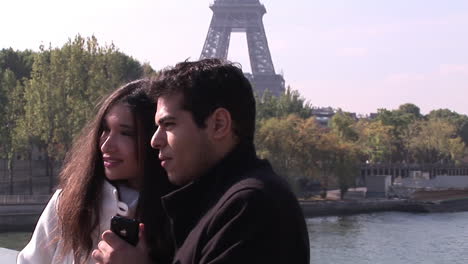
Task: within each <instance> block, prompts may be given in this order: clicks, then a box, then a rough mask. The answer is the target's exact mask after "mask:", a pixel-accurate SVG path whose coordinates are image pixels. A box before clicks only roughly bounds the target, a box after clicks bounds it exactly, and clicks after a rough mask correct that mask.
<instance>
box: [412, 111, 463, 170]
mask: <svg viewBox="0 0 468 264" xmlns="http://www.w3.org/2000/svg"><path fill="white" fill-rule="evenodd" d="M411 130H412V131H413V135H412V136H411V137H410V138H409V152H410V154H411V156H412V158H413V159H414V160H415V161H417V162H420V163H437V162H442V163H447V162H450V161H454V162H455V163H459V162H461V160H462V159H463V156H464V154H465V153H464V149H465V144H464V143H463V141H462V139H461V138H460V137H459V136H457V133H456V132H457V129H456V127H455V125H453V124H452V123H450V122H449V121H447V120H443V119H435V118H433V119H429V120H427V121H418V122H415V123H413V124H412V125H411Z"/></svg>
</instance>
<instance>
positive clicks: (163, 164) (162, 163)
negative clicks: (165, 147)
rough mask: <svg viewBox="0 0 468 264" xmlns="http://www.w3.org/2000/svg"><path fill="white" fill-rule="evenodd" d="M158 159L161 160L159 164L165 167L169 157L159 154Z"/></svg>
mask: <svg viewBox="0 0 468 264" xmlns="http://www.w3.org/2000/svg"><path fill="white" fill-rule="evenodd" d="M159 160H161V166H162V167H163V168H166V167H167V165H168V162H169V161H170V160H171V158H169V157H166V156H162V155H159Z"/></svg>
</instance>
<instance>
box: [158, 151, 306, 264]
mask: <svg viewBox="0 0 468 264" xmlns="http://www.w3.org/2000/svg"><path fill="white" fill-rule="evenodd" d="M163 205H164V208H165V210H166V212H167V214H168V216H169V219H170V222H171V228H172V234H173V236H174V243H175V247H176V252H175V257H174V262H173V263H182V264H185V263H268V264H272V263H303V264H309V252H310V249H309V238H308V232H307V227H306V224H305V220H304V216H303V214H302V210H301V208H300V206H299V203H298V201H297V199H296V197H295V196H294V194H293V193H292V192H291V190H290V188H289V186H288V184H287V183H286V182H285V181H284V179H282V178H281V177H279V176H277V175H276V174H275V173H274V172H273V170H272V168H271V166H270V164H269V163H268V162H267V161H264V160H260V159H258V158H257V157H256V155H255V149H254V146H253V145H252V144H244V145H240V146H238V147H236V149H234V150H233V151H232V152H231V153H230V154H228V155H227V156H226V157H225V158H224V159H223V160H222V161H221V162H219V163H218V164H217V165H216V166H215V167H214V168H212V169H211V170H210V171H209V172H208V173H207V174H206V175H203V176H202V177H200V178H199V179H198V180H196V181H194V182H192V183H190V184H188V185H186V186H184V187H182V188H181V189H179V190H177V191H175V192H173V193H171V194H169V195H167V196H165V197H163Z"/></svg>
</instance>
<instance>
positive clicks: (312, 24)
mask: <svg viewBox="0 0 468 264" xmlns="http://www.w3.org/2000/svg"><path fill="white" fill-rule="evenodd" d="M260 2H261V3H262V4H264V5H265V7H266V10H267V13H266V14H265V15H264V17H263V23H264V26H265V31H266V34H267V39H268V44H269V48H270V52H271V55H272V59H273V64H274V66H275V70H276V72H277V73H280V74H283V76H284V79H285V81H286V85H289V86H291V88H292V89H294V90H298V91H299V93H300V94H301V95H302V96H303V97H304V98H305V99H306V100H307V101H308V102H309V103H310V104H312V106H314V107H326V106H331V107H333V108H341V109H343V110H344V111H349V112H355V113H357V114H362V115H365V114H369V113H372V112H376V111H377V109H379V108H385V109H388V110H392V109H397V108H398V106H399V105H401V104H405V103H413V104H415V105H417V106H418V107H420V109H421V112H422V113H423V114H427V113H429V112H430V111H431V110H434V109H440V108H448V109H450V110H452V111H455V112H458V113H460V114H468V1H465V0H446V1H440V0H411V1H408V0H391V1H388V0H295V1H280V0H260ZM212 3H213V0H164V1H163V0H132V1H130V0H79V1H75V0H15V1H13V0H8V1H2V4H1V8H2V12H1V15H0V25H1V26H0V48H9V47H11V48H13V49H15V50H24V49H32V50H38V48H39V46H40V45H41V44H43V45H45V46H49V44H50V45H51V46H52V47H61V46H62V45H63V44H65V43H66V42H67V40H68V39H70V38H71V39H73V38H74V37H75V36H76V35H77V34H80V35H81V36H83V37H89V36H91V35H94V36H96V37H97V39H98V41H99V43H100V44H101V45H105V44H110V43H113V44H114V45H116V46H117V47H118V48H119V50H120V51H122V52H124V53H126V54H127V55H130V56H132V57H134V58H135V59H137V60H139V61H140V62H142V63H144V62H148V63H150V64H151V66H152V67H153V68H154V69H156V70H158V69H161V68H164V67H166V66H171V65H174V64H176V63H177V62H180V61H183V60H186V59H190V60H197V59H198V58H199V57H200V53H201V50H202V47H203V44H204V41H205V38H206V34H207V32H208V28H209V25H210V21H211V18H212V14H213V13H212V11H211V9H210V8H209V5H210V4H212ZM228 58H229V59H230V60H232V61H236V62H240V63H241V64H242V66H243V69H244V71H246V72H249V71H250V65H249V59H248V51H247V43H246V37H245V34H241V33H233V35H232V36H231V43H230V50H229V55H228Z"/></svg>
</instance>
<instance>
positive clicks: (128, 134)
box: [122, 131, 135, 137]
mask: <svg viewBox="0 0 468 264" xmlns="http://www.w3.org/2000/svg"><path fill="white" fill-rule="evenodd" d="M122 135H124V136H127V137H133V136H135V133H133V131H122Z"/></svg>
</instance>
